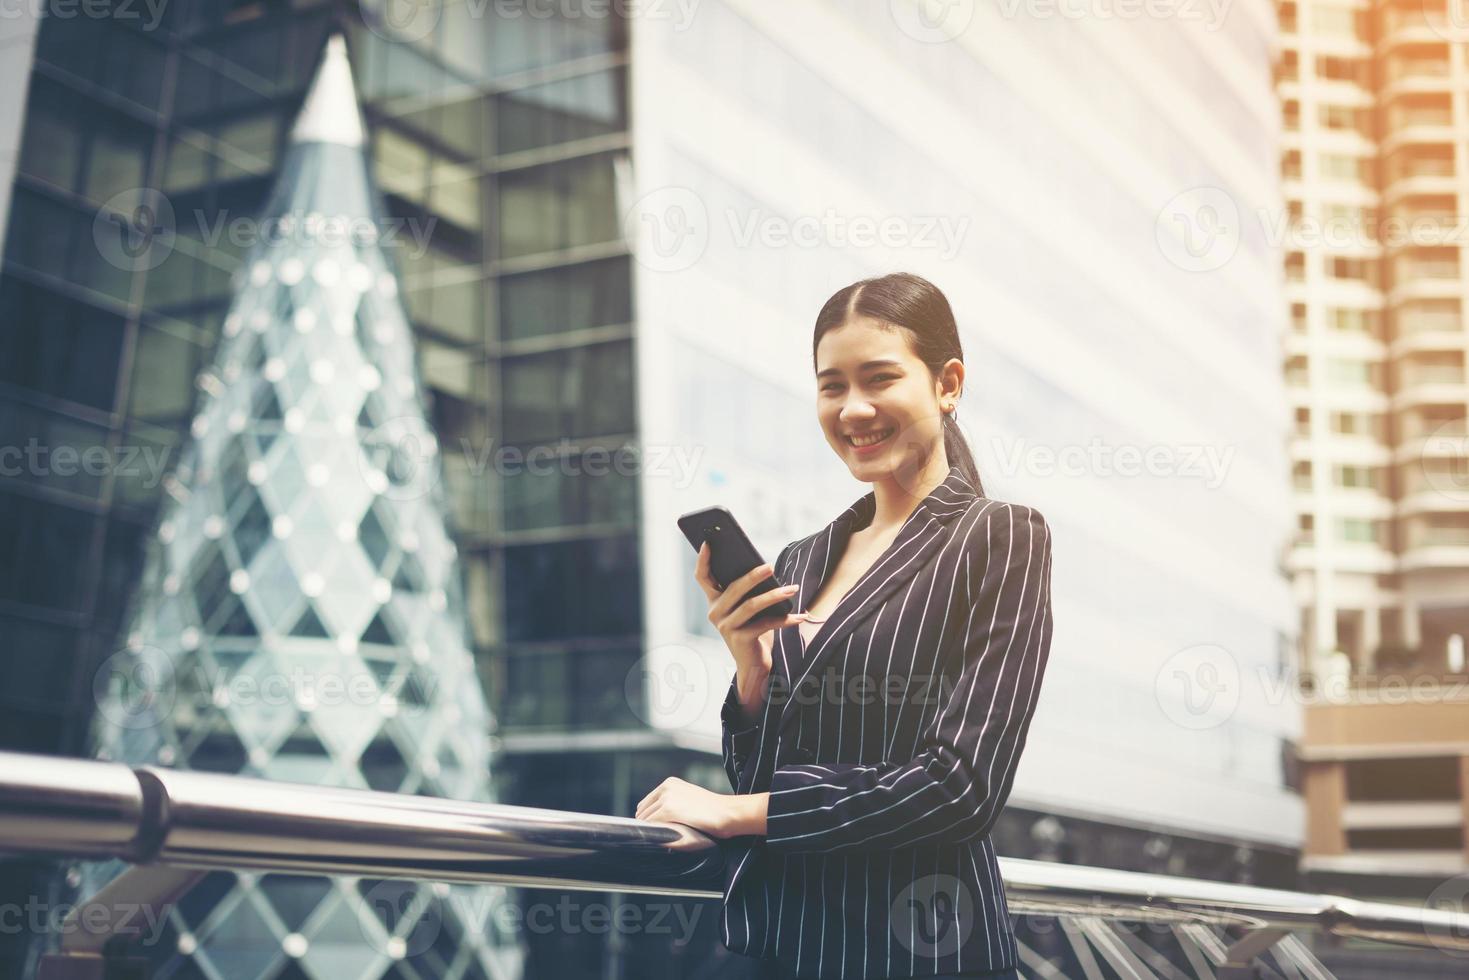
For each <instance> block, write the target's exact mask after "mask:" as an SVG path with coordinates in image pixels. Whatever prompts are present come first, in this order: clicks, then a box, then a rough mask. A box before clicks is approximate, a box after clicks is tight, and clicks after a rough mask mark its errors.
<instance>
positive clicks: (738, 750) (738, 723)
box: [719, 541, 795, 790]
mask: <svg viewBox="0 0 1469 980" xmlns="http://www.w3.org/2000/svg"><path fill="white" fill-rule="evenodd" d="M794 546H795V542H794V541H793V542H791V543H790V544H788V545H786V546H785V547H784V548H782V549H781V551H780V554H779V555H778V556H777V557H776V559H775V564H773V565H771V566H770V567H771V568H773V569H775V575H776V577H777V578H780V576H781V566H782V565H783V564H784V563H785V557H786V555H787V554H789V553H790V550H791V548H792V547H794ZM781 581H782V582H785V581H786V580H785V579H781ZM738 683H739V675H738V674H736V675H735V676H734V677H731V678H730V681H729V689H728V690H727V691H726V692H725V694H724V704H723V705H722V706H721V707H720V709H719V720H720V728H721V730H722V735H721V739H720V744H721V748H722V750H723V755H724V772H725V775H727V776H728V777H729V786H730V789H733V790H738V789H739V788H740V771H741V770H742V769H744V767H745V760H746V759H747V758H749V756H750V753H751V752H752V751H753V750H754V748H755V743H756V742H757V741H758V740H759V738H760V725H759V724H758V723H757V724H754V725H751V724H749V723H748V722H747V721H746V720H745V717H744V710H743V709H742V708H741V707H740V697H739V690H738V688H737V684H738Z"/></svg>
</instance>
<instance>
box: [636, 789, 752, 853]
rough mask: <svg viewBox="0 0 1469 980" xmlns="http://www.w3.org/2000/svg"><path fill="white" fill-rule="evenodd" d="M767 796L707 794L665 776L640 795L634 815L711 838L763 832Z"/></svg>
mask: <svg viewBox="0 0 1469 980" xmlns="http://www.w3.org/2000/svg"><path fill="white" fill-rule="evenodd" d="M767 799H768V797H767V796H766V794H764V793H753V794H749V795H740V796H731V795H729V794H726V793H711V792H710V791H709V790H707V789H705V788H704V787H702V786H696V785H694V784H693V783H690V782H687V781H686V780H682V779H679V778H678V777H677V776H669V777H668V778H667V779H665V780H663V782H661V783H659V784H658V788H657V789H655V790H653V792H651V793H649V794H648V795H647V796H645V797H643V799H642V802H640V803H639V804H638V808H637V812H636V813H635V814H634V816H636V817H637V818H638V819H639V820H649V821H652V822H654V823H681V824H684V825H685V826H688V827H692V828H694V829H695V830H701V831H703V832H704V833H706V834H708V835H709V836H711V837H719V838H724V837H738V836H741V835H743V834H764V833H765V811H766V801H767Z"/></svg>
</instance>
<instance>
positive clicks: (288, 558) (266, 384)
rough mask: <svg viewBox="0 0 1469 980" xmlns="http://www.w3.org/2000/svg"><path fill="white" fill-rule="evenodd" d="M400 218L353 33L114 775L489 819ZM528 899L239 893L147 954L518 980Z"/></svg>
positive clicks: (110, 750)
mask: <svg viewBox="0 0 1469 980" xmlns="http://www.w3.org/2000/svg"><path fill="white" fill-rule="evenodd" d="M384 213H385V212H384V210H383V208H382V206H381V202H380V200H379V198H378V195H377V193H376V191H375V189H374V188H373V185H372V182H371V180H370V177H369V171H368V162H367V159H366V156H365V153H364V147H363V124H362V119H361V116H360V113H359V109H358V106H357V99H356V94H355V91H354V87H353V84H352V73H351V68H350V65H349V63H348V59H347V51H346V45H345V43H344V42H343V40H342V38H341V37H340V36H337V37H333V38H332V39H331V41H330V42H329V43H328V45H327V49H326V53H325V55H324V57H323V59H322V62H321V66H320V68H319V70H318V72H317V75H316V78H315V80H314V81H313V83H312V87H311V90H310V92H309V94H308V96H307V98H306V102H305V105H304V107H303V109H302V111H301V114H300V116H299V118H298V120H297V123H296V126H295V129H294V131H293V134H292V140H291V145H290V147H289V148H288V150H287V152H286V154H285V158H284V161H283V164H282V169H281V172H280V176H279V178H278V180H277V183H276V186H275V189H274V191H273V193H272V195H271V200H270V202H269V204H268V206H267V208H266V211H265V215H266V217H265V219H264V220H263V221H262V225H261V228H262V235H261V238H260V241H259V243H258V244H257V245H256V246H255V247H254V248H253V250H252V251H251V253H250V255H249V256H248V257H247V259H246V261H245V263H244V265H243V266H242V269H241V274H240V276H239V278H238V279H237V282H236V292H235V296H234V300H233V303H232V305H231V308H230V310H229V313H228V315H227V316H226V318H225V320H224V327H223V335H222V338H221V341H220V344H219V348H218V351H217V353H216V356H215V361H214V364H213V366H212V367H211V368H210V370H209V371H208V372H206V373H205V374H204V375H203V376H202V378H201V381H200V384H201V388H202V397H201V399H200V402H201V404H200V407H199V409H198V413H197V415H196V416H195V418H194V420H193V430H192V435H193V438H192V440H191V442H190V444H189V446H188V447H187V449H186V451H185V454H184V456H183V457H182V459H181V461H180V465H179V467H178V470H177V472H176V473H175V474H174V477H173V478H172V480H171V483H170V485H169V496H168V497H167V498H165V501H164V506H163V512H162V514H161V516H160V522H159V525H158V533H157V538H156V540H155V541H154V542H153V544H152V547H151V549H150V553H149V555H148V559H147V564H146V569H145V573H144V580H143V582H142V584H141V587H140V589H139V592H138V594H137V596H136V597H135V599H134V605H133V609H132V613H131V616H130V619H129V627H128V630H127V633H126V649H125V650H124V651H123V653H121V654H119V656H118V657H115V658H113V661H112V662H111V663H110V667H111V668H112V669H110V670H107V671H104V672H102V673H101V674H99V690H98V692H97V693H98V707H99V711H98V726H97V734H96V747H97V753H98V755H99V756H102V757H105V758H113V759H119V760H122V761H126V762H129V763H133V764H143V763H152V764H162V765H166V766H174V767H178V768H185V769H197V770H208V771H213V772H225V773H242V774H246V775H251V776H259V777H264V778H267V779H277V780H286V781H292V782H310V783H316V784H319V785H323V786H348V787H360V788H370V789H376V790H387V791H392V792H400V793H418V794H423V795H429V796H446V797H453V798H455V799H460V800H479V801H490V800H491V795H490V789H489V785H488V779H489V773H490V769H491V757H490V733H491V731H492V729H493V720H492V719H491V717H490V715H489V712H488V710H487V708H486V705H485V702H484V698H483V695H482V692H481V688H480V685H479V682H478V679H477V675H476V673H475V669H474V664H473V660H472V657H471V655H470V653H469V649H468V644H467V641H466V635H467V631H466V623H467V621H466V619H465V613H464V600H463V596H462V593H461V590H460V586H459V584H458V582H459V580H458V570H457V566H456V561H455V549H454V545H453V543H452V542H451V540H450V538H449V535H448V533H447V531H446V513H447V511H446V508H445V502H444V500H443V499H442V494H441V492H440V481H439V480H438V479H437V475H438V473H439V469H438V467H439V465H440V464H439V459H438V456H437V452H436V443H435V441H434V438H433V434H432V431H431V430H430V428H429V426H428V423H427V421H426V420H427V413H426V407H425V395H424V391H423V388H422V385H421V382H420V380H419V378H418V373H417V370H416V366H415V362H414V356H413V347H412V338H411V335H410V329H409V325H408V320H407V317H406V315H405V312H404V309H403V305H402V303H401V301H400V299H399V295H398V281H397V277H396V274H395V272H394V269H393V267H392V265H391V264H390V263H389V261H388V259H387V256H386V255H385V253H384V251H383V248H382V244H381V242H380V241H379V240H378V233H379V232H380V230H381V229H383V228H384V224H383V221H382V218H383V215H384ZM115 871H116V866H115V865H114V866H110V867H109V866H95V867H93V868H92V869H91V873H90V874H89V875H88V876H87V877H88V878H90V879H91V884H92V887H96V885H97V884H99V883H100V879H103V878H106V877H110V876H111V874H112V873H114V872H115ZM88 890H89V891H90V889H88ZM508 900H509V898H508V896H507V894H506V890H505V889H504V888H503V887H501V886H485V887H465V886H457V885H456V886H452V887H450V886H444V885H417V886H415V885H414V884H413V883H411V882H379V881H372V880H355V879H345V878H342V879H328V878H309V877H299V876H298V877H287V876H272V875H265V876H262V875H248V874H240V875H235V874H233V873H227V872H220V873H214V874H211V875H210V876H209V877H208V878H206V879H205V880H204V881H203V882H201V884H200V885H198V886H197V887H196V888H194V889H193V891H191V892H190V894H189V895H188V896H186V897H185V898H184V899H183V900H181V901H180V903H179V904H178V906H177V907H176V908H175V909H174V910H173V912H172V913H171V917H170V921H169V926H168V930H167V933H166V935H165V937H164V940H163V941H162V942H161V943H158V944H156V945H157V947H158V948H154V949H149V950H146V951H145V952H146V954H147V955H148V956H149V957H150V959H153V960H154V963H155V966H156V967H157V970H156V972H155V974H154V976H155V977H156V978H157V980H168V978H169V977H171V976H187V977H200V976H204V977H209V978H230V980H247V978H262V980H263V978H273V977H314V978H319V980H358V978H362V980H377V978H379V977H384V976H386V977H393V978H401V980H430V978H439V977H443V978H449V980H460V978H466V980H481V978H497V980H498V978H505V980H510V978H514V977H518V976H519V975H520V968H521V950H520V949H519V947H518V945H517V944H516V942H515V941H514V939H513V937H511V936H509V935H507V934H506V932H505V927H504V926H503V923H504V917H503V916H502V915H500V914H498V913H499V912H500V911H501V906H502V905H503V903H505V902H507V901H508Z"/></svg>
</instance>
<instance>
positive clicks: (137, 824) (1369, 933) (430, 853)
mask: <svg viewBox="0 0 1469 980" xmlns="http://www.w3.org/2000/svg"><path fill="white" fill-rule="evenodd" d="M0 852H5V853H12V854H33V855H50V856H55V857H65V858H92V859H97V858H119V859H122V860H124V861H127V862H129V863H132V864H134V865H138V866H139V869H138V870H140V871H142V870H146V869H157V870H160V871H165V872H166V871H168V870H169V869H210V868H234V869H250V870H258V871H273V872H278V873H284V874H307V873H309V874H327V875H372V876H380V877H407V878H416V879H426V880H437V881H452V882H463V883H499V884H508V885H532V886H538V887H553V888H564V889H574V890H592V891H624V892H636V893H642V894H662V895H681V896H688V897H693V898H717V897H721V896H722V894H723V890H722V881H723V874H724V863H723V855H722V852H721V850H720V848H719V846H718V844H717V842H715V841H713V840H711V839H710V838H708V837H706V836H705V835H704V834H701V833H699V832H697V831H694V830H691V829H689V828H687V827H683V826H681V825H678V824H658V823H648V822H644V821H640V820H633V819H628V818H625V817H611V816H603V815H598V814H586V813H570V812H564V811H560V810H544V809H536V808H531V807H520V806H508V805H502V804H492V803H475V802H462V801H456V800H446V799H436V798H430V797H422V796H407V795H402V794H397V793H382V792H374V791H371V790H356V789H332V788H322V787H319V786H312V785H306V784H294V783H280V782H271V781H267V780H261V779H253V778H250V777H245V776H227V775H217V774H211V773H199V772H189V771H183V770H174V769H164V768H157V767H151V766H145V767H142V768H137V769H134V768H130V767H128V766H126V765H123V764H120V763H113V762H97V761H89V760H82V759H63V758H54V757H50V756H37V755H25V754H19V753H11V752H0ZM1000 869H1001V873H1002V876H1003V878H1004V883H1005V893H1006V897H1007V900H1008V902H1009V905H1010V910H1011V912H1012V913H1013V914H1020V915H1024V914H1032V915H1047V916H1085V917H1096V918H1104V919H1114V920H1126V921H1152V922H1161V923H1169V924H1178V925H1208V926H1237V927H1242V928H1243V929H1244V930H1245V931H1246V933H1247V935H1248V934H1257V935H1265V934H1272V935H1274V934H1279V935H1284V934H1286V933H1289V932H1294V931H1301V930H1305V931H1315V932H1320V933H1324V934H1329V935H1333V936H1340V937H1355V938H1365V939H1373V940H1378V941H1382V942H1391V943H1399V944H1406V945H1411V946H1420V947H1428V946H1432V947H1435V948H1437V949H1440V950H1455V951H1458V950H1463V951H1469V917H1466V916H1464V915H1461V914H1456V913H1451V912H1448V911H1443V910H1438V909H1429V908H1414V907H1411V906H1400V905H1392V904H1388V903H1382V902H1362V901H1356V900H1354V899H1349V898H1342V897H1337V896H1332V895H1316V894H1309V893H1304V892H1294V891H1283V890H1279V889H1270V888H1259V887H1254V886H1249V885H1236V884H1224V883H1219V882H1212V881H1204V880H1200V879H1194V878H1178V877H1173V876H1169V875H1157V874H1145V873H1140V872H1132V871H1117V870H1112V869H1106V868H1089V867H1078V866H1074V865H1063V864H1053V863H1048V862H1043V861H1028V860H1022V859H1018V858H1000ZM164 878H167V876H166V875H165V876H164ZM168 880H170V881H172V879H168Z"/></svg>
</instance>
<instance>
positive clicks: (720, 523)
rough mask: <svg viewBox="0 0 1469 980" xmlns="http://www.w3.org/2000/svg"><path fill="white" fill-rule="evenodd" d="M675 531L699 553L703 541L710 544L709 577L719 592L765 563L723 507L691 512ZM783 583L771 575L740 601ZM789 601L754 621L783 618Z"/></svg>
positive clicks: (772, 608) (788, 609) (682, 518)
mask: <svg viewBox="0 0 1469 980" xmlns="http://www.w3.org/2000/svg"><path fill="white" fill-rule="evenodd" d="M678 528H679V530H680V531H682V532H683V536H684V537H686V538H688V539H689V544H691V545H693V546H694V550H695V551H698V550H699V545H701V544H703V543H704V542H705V541H707V542H709V574H710V575H712V576H713V577H714V581H715V582H717V583H718V584H719V587H720V588H721V589H724V588H728V587H729V583H731V582H733V581H734V580H735V579H737V578H739V577H740V576H741V575H743V574H745V573H746V572H748V571H749V570H750V569H752V568H754V567H755V566H756V565H761V564H764V559H762V558H761V557H760V552H758V551H756V550H755V546H754V545H753V544H751V543H750V539H749V537H748V536H746V534H745V531H744V528H742V527H740V524H739V522H738V521H736V520H735V519H734V515H733V514H731V513H730V512H729V511H728V510H726V509H725V508H723V507H718V506H715V507H706V508H704V509H703V510H695V511H690V512H689V513H687V514H684V515H683V516H682V517H680V518H679V519H678ZM781 584H782V583H780V582H779V581H777V580H776V578H775V576H774V575H770V576H767V577H766V578H764V579H761V580H760V581H759V582H757V583H756V584H755V587H754V588H753V589H751V590H750V591H749V592H747V593H746V594H745V595H744V596H742V597H741V598H740V602H744V601H745V600H746V599H749V598H750V597H751V596H757V595H761V594H763V593H766V592H769V591H770V590H771V589H778V588H780V586H781ZM794 609H795V607H794V606H793V605H791V600H790V599H789V598H785V599H782V600H781V601H779V602H777V603H775V605H773V606H770V607H769V608H768V609H765V610H762V611H761V613H760V615H759V616H757V617H756V619H757V620H760V619H768V618H779V617H784V616H786V615H788V614H789V613H791V612H792V611H794Z"/></svg>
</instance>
